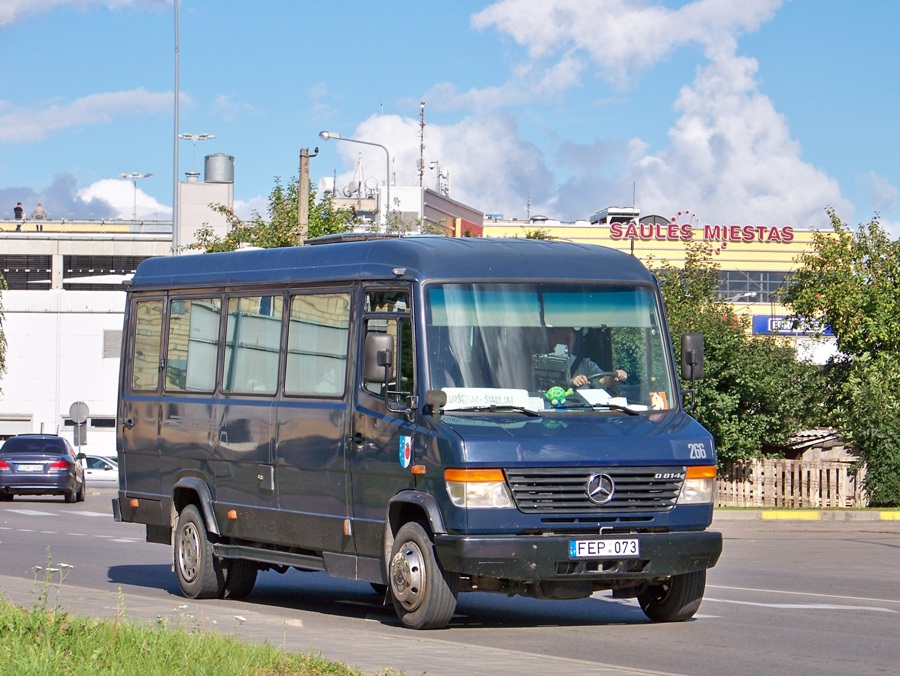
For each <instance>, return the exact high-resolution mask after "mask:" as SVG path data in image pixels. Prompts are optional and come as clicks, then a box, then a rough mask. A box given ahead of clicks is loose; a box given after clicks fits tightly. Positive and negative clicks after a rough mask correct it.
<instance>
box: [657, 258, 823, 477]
mask: <svg viewBox="0 0 900 676" xmlns="http://www.w3.org/2000/svg"><path fill="white" fill-rule="evenodd" d="M651 267H652V268H653V269H654V272H655V273H656V274H657V276H658V277H659V279H660V285H661V288H662V292H663V298H664V300H665V303H666V312H667V316H668V323H669V330H670V331H671V333H672V336H673V338H674V340H675V342H676V345H675V349H676V354H677V359H679V360H680V344H679V341H680V337H681V335H682V334H684V333H688V332H692V331H696V332H699V333H702V334H703V335H704V338H705V343H706V351H705V354H706V365H705V372H704V378H703V380H701V381H698V382H697V384H696V390H695V391H696V401H697V408H696V409H695V410H694V416H695V417H696V418H697V419H698V420H699V421H700V422H701V423H702V424H703V425H704V426H706V428H707V429H709V431H710V432H711V433H712V435H713V437H714V439H715V440H716V446H717V448H718V453H719V458H720V459H723V460H724V459H744V458H751V457H756V456H759V455H761V454H762V453H763V451H764V449H769V448H777V447H779V446H784V445H785V444H787V442H788V440H789V439H790V437H791V435H792V434H793V433H794V432H796V431H797V430H798V429H800V428H801V427H802V426H804V425H805V424H809V421H810V420H811V419H813V418H814V417H815V416H816V415H817V413H816V412H817V409H818V407H817V404H818V399H817V393H818V392H820V391H821V387H820V385H819V384H818V380H819V379H820V378H821V376H820V375H819V374H818V373H817V372H816V370H815V368H814V367H812V366H810V365H808V364H805V363H803V362H798V361H797V359H796V355H795V353H794V350H793V349H792V348H790V347H786V346H783V345H780V344H779V343H778V342H777V339H776V338H775V337H772V336H759V337H754V336H751V335H749V331H748V329H749V318H747V317H738V316H737V315H735V313H734V308H733V307H732V305H731V304H730V303H728V302H726V301H724V300H721V299H720V298H719V297H718V296H717V294H716V289H717V287H718V271H719V268H718V265H717V264H716V263H715V262H714V261H713V259H712V247H711V246H709V245H708V244H706V243H703V242H692V243H689V244H687V247H686V251H685V265H684V268H676V267H674V266H673V265H671V264H669V263H665V264H663V265H660V266H653V265H652V261H651ZM689 385H690V384H689V383H683V388H684V389H687V387H689Z"/></svg>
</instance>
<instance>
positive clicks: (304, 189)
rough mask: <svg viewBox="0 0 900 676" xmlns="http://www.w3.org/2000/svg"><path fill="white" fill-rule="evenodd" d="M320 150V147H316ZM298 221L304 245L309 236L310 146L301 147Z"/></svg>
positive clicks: (300, 236) (301, 242)
mask: <svg viewBox="0 0 900 676" xmlns="http://www.w3.org/2000/svg"><path fill="white" fill-rule="evenodd" d="M316 151H318V148H316ZM297 223H298V225H299V226H300V232H299V239H300V244H301V245H302V244H303V243H304V242H306V239H307V237H309V148H301V149H300V181H299V184H298V185H297Z"/></svg>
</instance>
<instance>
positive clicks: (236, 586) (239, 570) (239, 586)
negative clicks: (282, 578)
mask: <svg viewBox="0 0 900 676" xmlns="http://www.w3.org/2000/svg"><path fill="white" fill-rule="evenodd" d="M258 572H259V567H258V566H257V565H256V561H246V560H244V559H228V560H226V561H225V586H224V587H223V588H222V598H223V599H234V600H238V599H245V598H247V597H248V596H250V592H252V591H253V587H254V586H255V585H256V574H257V573H258Z"/></svg>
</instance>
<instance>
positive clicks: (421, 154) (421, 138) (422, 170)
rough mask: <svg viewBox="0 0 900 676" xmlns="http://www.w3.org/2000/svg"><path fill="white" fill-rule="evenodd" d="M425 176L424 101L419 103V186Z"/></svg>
mask: <svg viewBox="0 0 900 676" xmlns="http://www.w3.org/2000/svg"><path fill="white" fill-rule="evenodd" d="M424 176H425V102H424V101H422V102H421V103H420V104H419V187H420V188H421V187H422V180H423V178H424Z"/></svg>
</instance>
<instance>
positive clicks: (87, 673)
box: [0, 549, 394, 676]
mask: <svg viewBox="0 0 900 676" xmlns="http://www.w3.org/2000/svg"><path fill="white" fill-rule="evenodd" d="M71 568H72V567H71V566H69V565H67V564H65V563H60V564H57V565H55V566H54V565H53V562H52V560H51V556H50V551H49V549H48V551H47V566H46V567H41V566H34V568H33V572H34V595H35V603H34V605H33V606H32V607H30V608H24V607H21V606H16V605H14V604H12V603H10V602H9V601H8V600H6V599H4V598H2V597H0V674H16V676H29V675H31V674H35V675H37V674H40V675H41V676H44V675H45V674H46V675H50V674H52V675H53V676H57V675H59V676H93V675H94V674H100V675H106V674H110V675H112V674H115V675H116V676H119V675H123V676H130V675H131V674H140V675H141V676H153V675H155V674H160V676H162V675H165V676H169V675H170V674H172V673H176V674H191V675H194V674H210V675H213V674H215V675H216V676H230V675H231V674H234V675H235V676H237V675H241V676H243V675H244V674H247V675H251V676H256V675H260V676H288V675H297V674H302V675H304V676H306V675H309V676H362V672H361V671H359V670H356V669H352V668H350V667H348V666H347V665H345V664H340V663H336V662H329V661H328V660H325V659H322V658H320V657H318V656H314V655H311V654H310V655H301V654H292V653H287V652H285V651H283V650H280V649H278V648H276V647H274V646H272V645H269V644H264V645H253V644H249V643H243V642H241V641H240V640H238V639H237V638H236V637H234V636H230V635H226V634H219V633H211V632H203V631H201V630H200V629H199V628H198V627H196V626H195V627H182V626H175V627H170V626H169V622H168V621H167V620H165V619H163V618H159V619H157V622H156V623H155V624H152V625H148V624H138V623H135V622H132V621H130V620H129V619H127V617H126V615H125V611H124V607H123V604H122V603H121V601H120V604H119V609H118V612H117V614H116V617H115V619H113V620H96V619H91V618H87V617H82V616H78V615H71V614H69V613H67V612H65V611H64V610H63V609H62V608H61V607H60V605H59V595H60V591H61V589H62V587H63V583H64V582H65V579H66V576H67V575H68V573H69V571H70V570H71ZM236 617H237V616H236ZM239 619H241V620H243V618H239ZM386 673H394V672H386Z"/></svg>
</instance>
